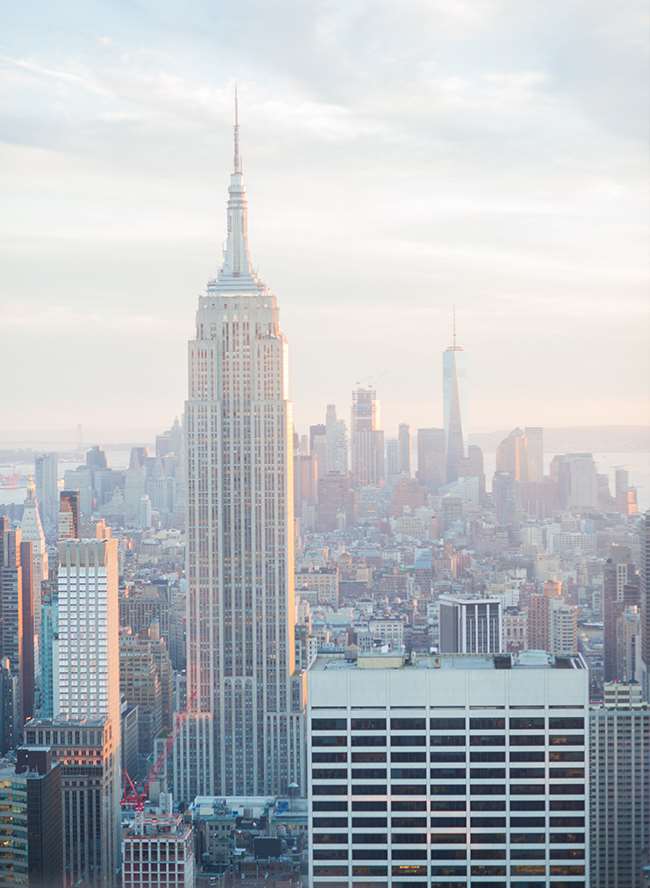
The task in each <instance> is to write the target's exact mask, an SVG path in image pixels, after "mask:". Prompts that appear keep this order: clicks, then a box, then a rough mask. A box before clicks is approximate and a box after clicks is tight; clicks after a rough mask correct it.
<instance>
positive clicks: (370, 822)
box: [352, 817, 388, 829]
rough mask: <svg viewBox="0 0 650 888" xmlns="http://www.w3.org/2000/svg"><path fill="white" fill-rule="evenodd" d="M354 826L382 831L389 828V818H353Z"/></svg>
mask: <svg viewBox="0 0 650 888" xmlns="http://www.w3.org/2000/svg"><path fill="white" fill-rule="evenodd" d="M352 826H372V827H377V829H381V828H382V827H384V828H386V827H387V826H388V818H387V817H353V818H352Z"/></svg>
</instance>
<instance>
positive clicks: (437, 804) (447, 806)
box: [393, 799, 465, 811]
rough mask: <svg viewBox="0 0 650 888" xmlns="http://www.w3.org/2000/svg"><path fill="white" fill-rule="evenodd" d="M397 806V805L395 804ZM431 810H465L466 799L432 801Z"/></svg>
mask: <svg viewBox="0 0 650 888" xmlns="http://www.w3.org/2000/svg"><path fill="white" fill-rule="evenodd" d="M393 808H395V805H393ZM431 810H432V811H464V810H465V800H464V799H451V800H449V801H448V800H446V799H445V800H443V801H438V800H437V799H436V800H432V801H431Z"/></svg>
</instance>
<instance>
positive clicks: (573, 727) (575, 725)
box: [548, 716, 585, 731]
mask: <svg viewBox="0 0 650 888" xmlns="http://www.w3.org/2000/svg"><path fill="white" fill-rule="evenodd" d="M548 727H549V730H551V731H553V730H557V731H583V730H584V727H585V722H584V719H582V718H566V717H559V718H558V717H555V716H551V717H550V718H549V720H548Z"/></svg>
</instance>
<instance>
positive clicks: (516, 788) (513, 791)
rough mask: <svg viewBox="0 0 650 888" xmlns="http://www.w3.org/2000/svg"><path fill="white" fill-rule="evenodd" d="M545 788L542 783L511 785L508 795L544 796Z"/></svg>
mask: <svg viewBox="0 0 650 888" xmlns="http://www.w3.org/2000/svg"><path fill="white" fill-rule="evenodd" d="M545 792H546V786H545V785H544V784H543V783H522V784H519V783H511V784H510V795H544V793H545Z"/></svg>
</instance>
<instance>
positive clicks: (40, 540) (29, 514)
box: [20, 484, 49, 650]
mask: <svg viewBox="0 0 650 888" xmlns="http://www.w3.org/2000/svg"><path fill="white" fill-rule="evenodd" d="M20 530H21V533H22V539H23V542H26V543H31V544H32V608H33V620H34V636H35V638H36V639H37V640H38V639H39V638H40V634H41V600H42V585H43V583H44V582H45V581H47V578H48V575H49V565H48V558H47V546H46V545H45V533H44V532H43V525H42V524H41V518H40V514H39V509H38V502H37V500H36V496H35V492H34V486H33V485H32V484H29V486H28V488H27V497H26V499H25V504H24V505H23V517H22V521H21V522H20ZM36 650H38V644H37V643H36Z"/></svg>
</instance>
